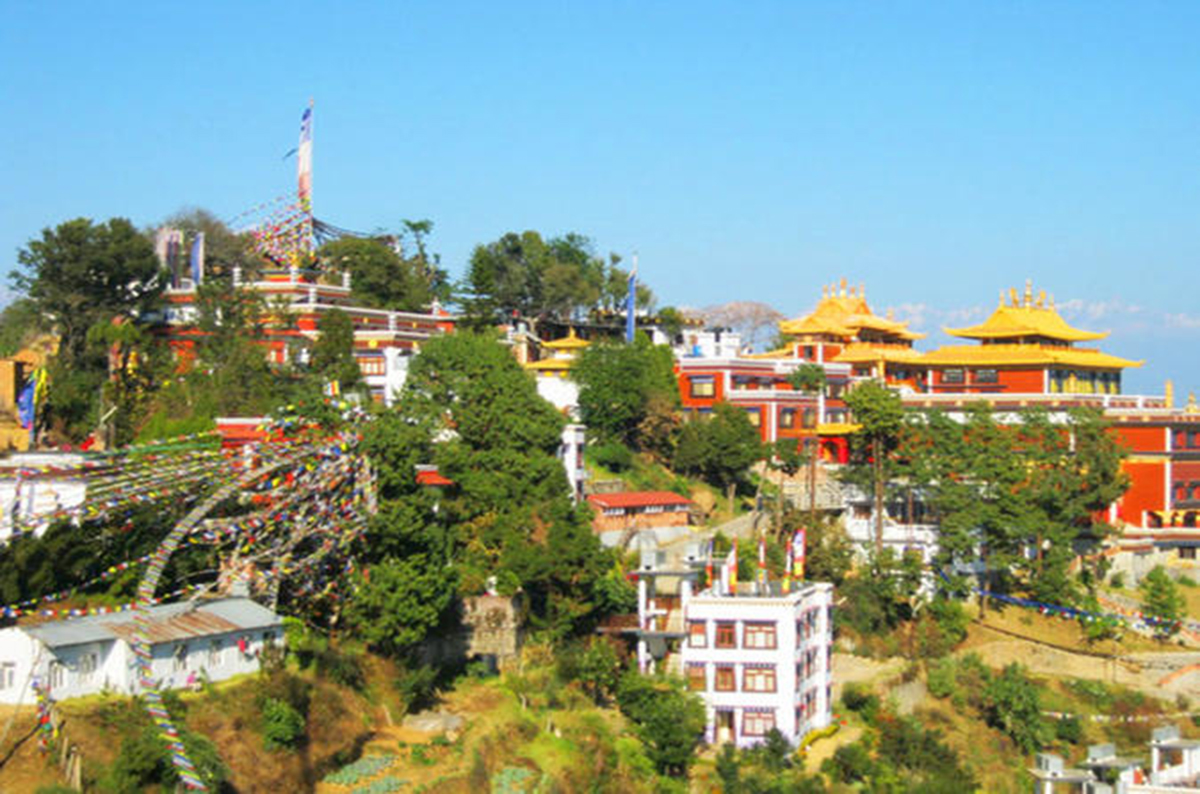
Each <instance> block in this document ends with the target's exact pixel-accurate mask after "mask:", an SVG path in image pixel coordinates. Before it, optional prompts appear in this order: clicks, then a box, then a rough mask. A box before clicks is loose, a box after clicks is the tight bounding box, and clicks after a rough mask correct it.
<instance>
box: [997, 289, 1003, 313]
mask: <svg viewBox="0 0 1200 794" xmlns="http://www.w3.org/2000/svg"><path fill="white" fill-rule="evenodd" d="M998 308H1001V309H1003V308H1004V287H1001V288H1000V306H999V307H998Z"/></svg>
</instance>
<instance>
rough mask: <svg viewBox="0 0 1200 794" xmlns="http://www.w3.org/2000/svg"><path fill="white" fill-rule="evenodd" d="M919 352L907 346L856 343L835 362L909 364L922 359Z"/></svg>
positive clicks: (837, 356) (838, 356) (845, 348)
mask: <svg viewBox="0 0 1200 794" xmlns="http://www.w3.org/2000/svg"><path fill="white" fill-rule="evenodd" d="M921 355H922V354H921V352H920V351H919V350H913V349H912V348H911V347H908V346H906V345H885V344H871V343H870V342H855V343H854V344H850V345H846V347H844V348H842V350H841V352H839V353H838V354H837V355H836V356H834V357H833V360H834V361H835V362H837V363H838V364H874V363H875V362H877V361H886V362H888V363H892V364H908V363H911V362H913V361H917V360H918V359H920V358H921Z"/></svg>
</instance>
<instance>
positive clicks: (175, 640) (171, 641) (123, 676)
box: [0, 598, 284, 704]
mask: <svg viewBox="0 0 1200 794" xmlns="http://www.w3.org/2000/svg"><path fill="white" fill-rule="evenodd" d="M146 612H147V613H148V614H149V629H148V631H149V637H150V640H151V670H152V675H153V677H154V678H155V679H156V680H157V681H159V682H160V686H162V687H163V688H164V689H177V688H180V687H185V686H188V685H190V684H194V683H196V682H197V681H198V680H199V679H200V678H201V677H207V678H208V679H209V680H210V681H221V680H224V679H226V678H230V677H231V676H234V675H238V674H241V673H252V672H255V671H256V670H258V665H259V658H260V656H261V655H262V651H263V649H264V648H265V647H266V646H268V645H276V644H278V645H282V644H283V641H284V638H283V620H282V618H280V616H279V615H277V614H275V613H274V612H272V611H271V610H269V609H267V608H266V607H263V606H260V605H258V604H256V603H255V602H253V601H251V600H250V599H248V598H225V599H219V600H212V601H186V602H180V603H175V604H164V605H161V606H155V607H151V608H150V609H148V610H146ZM138 614H139V613H138V612H133V611H130V612H115V613H109V614H103V615H91V616H88V617H83V618H77V619H72V620H59V621H54V622H50V623H43V624H40V625H37V626H13V627H10V628H6V629H3V630H0V703H7V704H32V703H34V702H35V694H34V691H33V688H32V686H31V684H32V683H33V681H34V680H35V679H36V680H37V681H38V682H39V683H40V684H41V685H42V686H46V685H48V686H49V689H50V697H52V698H53V699H55V700H65V699H67V698H73V697H80V696H83V695H92V694H96V693H98V692H102V691H112V692H119V693H123V694H136V693H137V692H138V691H139V689H138V684H137V671H136V669H135V666H134V654H133V648H132V643H133V641H134V639H135V635H136V631H137V628H136V624H135V622H134V620H135V617H136V616H137V615H138Z"/></svg>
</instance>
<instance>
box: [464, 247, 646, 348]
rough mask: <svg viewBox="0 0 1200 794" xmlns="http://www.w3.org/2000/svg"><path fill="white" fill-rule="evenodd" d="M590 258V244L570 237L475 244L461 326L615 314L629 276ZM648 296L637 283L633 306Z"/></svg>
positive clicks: (614, 260)
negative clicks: (515, 320) (513, 319)
mask: <svg viewBox="0 0 1200 794" xmlns="http://www.w3.org/2000/svg"><path fill="white" fill-rule="evenodd" d="M619 262H620V258H619V257H617V256H616V255H610V256H609V259H608V261H607V262H605V260H604V259H602V258H601V257H599V256H596V255H595V253H594V250H593V245H592V241H591V240H589V239H588V238H587V237H585V236H583V235H581V234H576V233H570V234H566V235H563V236H562V237H553V238H550V239H549V240H546V239H544V238H543V237H542V236H541V235H540V234H538V233H537V232H534V231H527V232H522V233H521V234H517V233H515V232H509V233H507V234H505V235H504V236H502V237H501V238H500V239H498V240H496V241H494V242H491V243H487V244H485V245H478V246H476V247H475V250H474V251H473V252H472V253H471V261H470V265H469V267H468V270H467V277H466V280H465V284H464V286H465V288H466V290H467V292H468V293H470V297H469V299H468V300H467V301H466V308H467V315H468V317H467V322H468V325H472V326H474V327H485V326H490V325H494V324H495V323H496V322H497V321H507V320H508V319H510V318H512V317H514V316H519V317H526V318H530V319H532V320H534V321H535V322H536V321H537V320H539V319H546V318H557V319H560V320H567V319H571V318H573V317H575V316H577V315H579V314H583V313H587V312H591V311H609V312H612V311H615V310H616V309H618V308H619V307H620V306H622V305H623V302H624V299H625V294H626V289H627V282H628V277H629V274H628V272H626V271H625V270H623V269H621V268H620V267H618V263H619ZM653 300H654V298H653V294H652V293H651V292H650V291H649V289H646V288H645V287H643V286H641V285H639V287H638V293H637V304H638V306H639V307H640V308H647V307H649V306H650V305H652V304H653Z"/></svg>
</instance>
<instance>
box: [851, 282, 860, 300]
mask: <svg viewBox="0 0 1200 794" xmlns="http://www.w3.org/2000/svg"><path fill="white" fill-rule="evenodd" d="M857 296H858V292H857V291H855V289H854V285H853V284H851V285H850V297H851V298H854V297H857Z"/></svg>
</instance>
